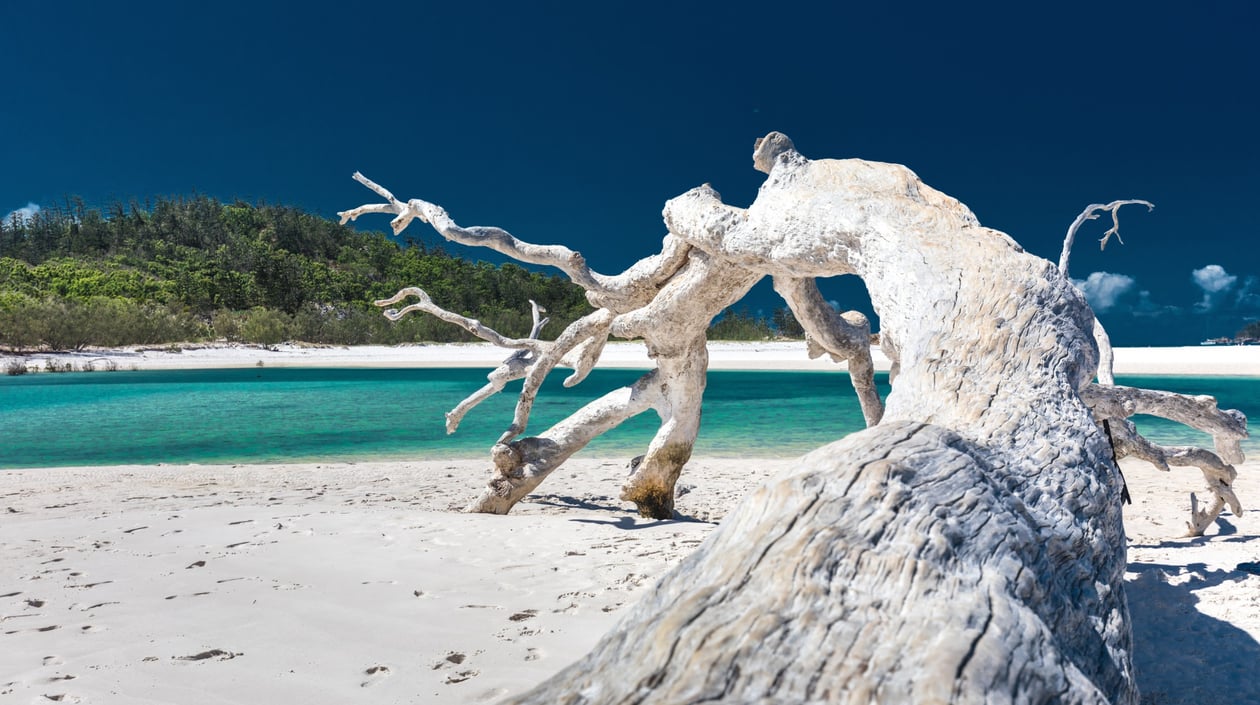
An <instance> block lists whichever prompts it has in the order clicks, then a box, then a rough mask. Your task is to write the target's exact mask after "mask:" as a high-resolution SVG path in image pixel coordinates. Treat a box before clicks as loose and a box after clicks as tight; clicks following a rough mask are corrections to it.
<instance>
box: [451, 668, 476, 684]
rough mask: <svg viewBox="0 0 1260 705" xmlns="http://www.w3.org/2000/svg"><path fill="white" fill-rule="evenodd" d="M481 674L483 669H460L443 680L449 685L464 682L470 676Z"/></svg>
mask: <svg viewBox="0 0 1260 705" xmlns="http://www.w3.org/2000/svg"><path fill="white" fill-rule="evenodd" d="M479 675H481V671H460V672H458V673H452V674H451V675H449V676H447V677H446V680H444V681H442V682H443V683H446V684H447V685H452V684H455V683H463V682H464V681H466V680H468V679H469V678H475V677H477V676H479Z"/></svg>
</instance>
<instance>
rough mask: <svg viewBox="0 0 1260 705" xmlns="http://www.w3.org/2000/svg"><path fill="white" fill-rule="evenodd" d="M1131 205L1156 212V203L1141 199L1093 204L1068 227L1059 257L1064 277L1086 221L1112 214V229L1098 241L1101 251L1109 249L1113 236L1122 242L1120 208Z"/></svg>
mask: <svg viewBox="0 0 1260 705" xmlns="http://www.w3.org/2000/svg"><path fill="white" fill-rule="evenodd" d="M1129 204H1141V205H1144V206H1146V209H1147V211H1148V212H1149V211H1153V210H1155V204H1154V203H1151V202H1150V201H1143V200H1142V199H1140V198H1129V199H1124V200H1120V201H1112V202H1111V203H1107V204H1102V203H1091V204H1090V205H1088V206H1085V210H1083V211H1081V214H1080V215H1078V216H1076V220H1074V221H1072V225H1071V226H1069V227H1068V231H1067V236H1066V237H1064V238H1063V253H1062V254H1061V255H1059V271H1060V272H1063V276H1065V277H1066V276H1067V275H1068V260H1069V259H1070V258H1071V256H1072V245H1073V243H1075V242H1076V231H1077V230H1079V229H1080V227H1081V226H1082V225H1084V224H1085V221H1087V220H1097V219H1098V213H1099V212H1100V211H1101V212H1109V213H1111V229H1110V230H1108V231H1107V232H1105V233H1103V236H1102V239H1101V240H1099V241H1098V243H1099V245H1100V246H1101V247H1100V248H1099V249H1104V248H1106V247H1107V241H1108V240H1110V239H1111V236H1112V235H1115V236H1116V239H1117V240H1120V207H1121V206H1127V205H1129ZM1120 244H1122V245H1123V244H1124V240H1120Z"/></svg>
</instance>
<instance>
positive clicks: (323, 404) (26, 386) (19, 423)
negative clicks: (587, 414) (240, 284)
mask: <svg viewBox="0 0 1260 705" xmlns="http://www.w3.org/2000/svg"><path fill="white" fill-rule="evenodd" d="M485 374H486V370H477V369H319V368H265V367H262V368H247V369H225V370H176V371H166V370H163V371H131V372H82V373H63V374H51V373H40V374H33V375H26V376H21V377H10V378H0V433H2V437H0V467H7V468H13V467H52V466H65V465H118V464H131V463H140V464H152V463H257V462H286V461H294V462H296V461H310V460H322V461H334V460H369V459H399V458H403V459H405V458H409V457H410V458H440V457H488V451H489V447H490V445H491V443H493V441H494V440H495V439H496V438H498V436H499V434H500V433H501V432H502V431H503V430H504V429H505V428H506V427H507V425H508V424H509V423H510V422H511V417H512V408H513V405H514V404H515V401H516V392H517V391H518V390H519V389H520V382H516V383H514V384H512V385H509V386H508V388H507V389H506V390H505V391H504V392H503V393H502V394H499V395H496V396H495V397H492V398H490V399H488V400H486V401H485V402H483V403H482V404H481V406H479V407H478V408H477V409H475V410H473V411H472V412H470V413H469V415H468V416H467V417H465V419H464V421H463V424H462V425H461V426H460V428H459V431H458V432H457V433H455V434H453V435H450V436H448V435H446V433H445V418H444V413H445V412H446V411H447V410H449V409H451V408H453V407H454V406H455V405H456V404H458V403H459V402H460V400H462V399H463V398H464V397H465V396H467V395H469V394H471V393H472V392H473V391H475V390H476V389H477V388H479V387H480V386H481V385H483V384H485ZM640 374H642V371H638V370H595V371H594V372H592V373H591V375H590V376H589V377H588V378H587V379H586V380H585V381H584V382H582V383H581V384H580V385H578V386H577V387H575V388H572V389H565V388H564V387H563V386H562V385H561V381H562V380H563V379H564V376H565V372H564V371H558V372H557V373H555V374H553V375H552V376H551V377H550V378H549V379H548V382H547V383H546V385H545V386H544V388H543V391H542V393H541V394H540V395H539V397H538V400H537V402H536V403H535V406H534V411H533V415H532V417H531V430H533V431H535V432H538V431H541V430H542V429H545V428H547V427H548V426H549V425H550V424H552V423H554V422H556V421H558V420H560V419H561V418H563V417H564V416H566V415H567V414H569V413H572V412H573V411H574V410H576V409H577V408H578V407H580V406H581V405H582V404H584V403H586V402H588V401H590V400H591V399H594V398H596V397H598V396H599V395H602V394H604V393H606V392H608V391H611V390H612V389H615V388H617V387H619V386H622V385H625V384H629V383H631V382H633V381H634V380H635V379H636V378H637V377H638V376H639V375H640ZM708 379H709V382H708V389H707V390H706V392H705V403H704V417H703V424H702V428H701V433H700V440H699V442H698V443H697V447H696V452H697V453H699V454H704V455H711V456H725V457H745V456H768V455H777V456H782V455H795V454H800V453H804V452H806V451H808V450H811V449H813V448H816V447H817V446H819V445H822V444H823V443H824V442H826V441H828V440H834V439H837V438H840V437H841V436H843V435H845V434H847V433H850V432H853V431H856V430H858V429H860V428H861V427H862V416H861V413H860V410H859V409H858V404H857V399H856V397H855V396H854V394H853V390H852V387H851V386H850V384H849V379H848V375H847V374H846V373H844V372H782V371H766V372H748V371H724V370H717V371H712V372H710V373H709V378H708ZM878 379H879V381H880V382H881V385H882V386H883V388H884V393H887V377H886V376H883V375H881V376H879V378H878ZM1118 382H1119V383H1120V384H1130V385H1134V386H1145V387H1153V388H1159V389H1167V390H1170V391H1178V392H1183V393H1192V394H1210V395H1213V396H1215V397H1217V398H1218V399H1219V400H1220V401H1221V405H1222V406H1225V407H1232V408H1238V409H1241V410H1242V411H1243V412H1244V413H1246V414H1248V416H1249V417H1252V418H1260V379H1257V378H1252V377H1241V378H1240V377H1168V376H1161V377H1127V378H1121V379H1120V380H1118ZM1138 424H1139V427H1141V428H1142V429H1143V431H1144V432H1146V433H1148V434H1150V435H1151V437H1152V438H1153V439H1154V440H1157V441H1159V442H1163V443H1195V444H1200V445H1202V444H1207V445H1208V447H1210V439H1208V437H1207V436H1206V435H1204V434H1200V433H1198V432H1195V431H1190V430H1186V429H1184V428H1183V427H1181V426H1178V425H1176V424H1172V423H1168V422H1164V421H1162V420H1159V419H1149V418H1139V419H1138ZM656 427H657V418H656V415H655V414H654V413H652V412H650V411H649V412H647V413H645V414H643V415H641V416H639V417H638V418H635V419H632V420H630V421H629V422H627V423H625V424H623V425H622V426H621V427H620V428H618V429H616V430H614V431H613V432H611V433H609V434H606V435H605V436H604V437H602V438H600V439H597V440H596V441H595V442H594V443H592V444H591V445H590V446H589V447H588V448H587V449H586V450H585V451H583V454H585V455H587V456H592V455H603V456H618V455H625V456H627V457H628V456H631V455H637V454H639V453H642V452H643V450H644V448H645V447H646V444H647V442H648V440H649V439H650V438H651V435H652V433H654V432H655V430H656ZM1244 447H1246V448H1248V450H1250V451H1252V452H1254V451H1256V450H1260V444H1254V443H1252V442H1245V443H1244Z"/></svg>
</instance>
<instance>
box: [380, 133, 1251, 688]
mask: <svg viewBox="0 0 1260 705" xmlns="http://www.w3.org/2000/svg"><path fill="white" fill-rule="evenodd" d="M753 162H754V166H755V168H757V169H759V170H761V171H763V172H765V173H766V174H767V179H766V182H765V184H764V185H763V186H762V188H761V190H760V192H759V193H758V196H757V198H756V200H755V201H754V202H753V204H752V205H751V206H750V207H748V208H747V209H743V208H737V207H733V206H729V205H727V204H725V203H723V202H722V201H721V198H720V196H719V195H718V194H717V192H716V191H714V190H713V189H712V188H710V187H708V186H702V187H699V188H696V189H693V190H692V191H689V192H687V193H686V194H683V195H682V196H679V197H677V198H674V199H672V200H670V201H669V202H668V203H667V204H666V208H665V213H664V215H665V221H666V224H667V226H668V229H669V232H670V234H669V236H668V237H667V238H666V250H667V252H663V253H662V255H661V256H660V258H659V259H658V260H656V262H657V263H658V264H660V265H661V266H662V267H665V268H668V269H669V274H668V275H666V276H662V277H654V276H651V275H648V274H646V273H645V272H644V271H642V270H640V271H638V272H635V273H634V274H633V276H624V275H623V278H622V279H620V280H619V281H621V282H626V281H630V280H633V281H636V282H649V283H650V285H649V286H644V287H641V288H637V289H636V290H635V294H634V295H633V296H629V295H625V294H624V292H616V291H612V292H611V294H609V296H608V299H606V300H608V301H615V302H616V303H617V305H616V306H612V305H610V306H608V307H605V308H602V309H601V312H602V314H603V315H604V316H605V318H603V319H601V320H606V321H607V329H606V330H607V331H608V332H609V333H611V334H613V335H619V336H626V337H634V336H642V337H643V338H644V341H645V344H646V345H647V346H648V350H649V353H650V354H651V355H653V356H654V357H655V359H656V362H657V369H655V370H653V371H651V372H649V373H648V374H646V375H645V376H644V377H643V378H641V379H640V380H639V381H638V382H637V383H636V384H635V385H633V386H632V387H628V388H624V389H620V390H616V391H614V392H611V393H609V394H607V395H605V396H604V397H602V398H601V399H599V400H596V401H595V402H592V403H591V404H589V405H587V407H585V408H584V409H582V410H581V411H579V412H578V413H577V414H574V415H573V416H570V417H569V418H568V419H565V420H564V421H562V422H560V423H559V424H556V426H553V427H552V428H551V429H548V430H547V431H545V432H544V433H543V434H540V435H539V436H536V437H527V438H518V439H514V440H511V441H510V442H501V443H499V444H496V445H495V447H494V449H493V451H492V455H493V459H494V461H495V464H496V468H497V475H496V477H495V479H494V480H492V482H491V487H490V489H489V490H488V491H487V495H486V496H484V497H483V498H482V500H481V506H480V508H481V510H482V511H507V508H509V507H510V506H511V503H512V502H515V501H516V500H517V499H519V497H520V496H523V493H524V492H528V491H529V489H530V488H532V487H533V486H536V484H537V482H539V481H541V478H542V477H544V476H545V475H546V473H548V472H550V471H551V470H553V469H554V468H555V466H556V465H557V464H558V463H559V462H563V460H564V458H566V457H568V456H567V454H570V453H572V452H573V451H574V450H575V449H576V448H579V447H581V446H582V445H584V444H585V443H586V442H588V441H589V440H590V439H591V438H593V437H594V436H595V435H598V434H599V433H602V432H603V431H605V430H607V429H608V428H611V427H612V426H615V425H616V424H617V423H620V422H621V421H622V420H624V419H625V418H628V417H629V416H631V415H633V414H635V413H639V412H641V411H644V410H646V409H649V408H655V409H657V410H658V412H660V413H661V416H662V425H661V430H660V432H658V434H657V436H656V438H654V439H653V441H652V443H651V445H650V446H649V451H648V453H647V455H646V456H645V457H644V459H643V462H641V463H639V464H638V466H637V467H636V468H635V470H634V473H633V474H632V475H631V478H630V480H628V481H627V484H626V487H624V488H623V496H624V497H626V498H627V499H631V500H633V501H635V502H636V504H638V505H639V507H640V511H642V512H644V513H645V514H648V515H651V516H668V515H669V511H668V510H672V502H673V497H672V489H673V480H674V479H676V477H677V473H678V471H679V470H680V469H681V467H682V464H684V463H685V462H686V459H687V457H688V456H689V455H690V452H691V447H692V446H691V443H692V442H693V441H694V438H695V433H696V429H697V428H698V423H699V399H700V397H701V394H702V392H703V388H704V369H705V367H706V365H707V354H706V349H705V345H704V330H705V328H706V327H707V325H708V322H709V321H710V320H711V319H712V317H713V315H715V314H716V313H717V312H718V311H721V310H722V309H723V308H725V307H726V306H729V305H730V304H731V303H733V302H734V301H735V300H737V299H738V298H739V297H741V296H742V295H743V294H744V293H745V292H746V291H747V290H748V288H749V287H751V286H752V285H753V283H754V282H755V281H757V280H758V279H759V278H761V277H764V276H770V277H773V278H774V279H775V280H776V287H777V288H778V290H779V291H780V292H781V293H782V294H783V296H784V298H785V299H786V300H787V301H788V302H789V305H790V306H791V307H792V309H793V311H794V312H796V314H797V315H798V317H800V319H801V320H802V324H803V325H805V326H806V329H807V330H808V331H809V335H810V340H811V345H812V348H811V349H812V352H811V354H822V353H824V352H825V353H828V354H831V355H834V356H836V357H839V358H841V359H845V360H847V361H848V363H849V365H850V367H851V368H854V367H856V368H857V370H858V372H857V373H856V374H854V384H855V387H856V388H858V391H859V395H860V396H862V397H863V411H864V413H866V415H867V418H868V421H869V422H870V423H871V424H872V425H871V426H870V427H869V428H867V429H866V430H864V431H861V432H859V433H855V434H852V435H850V436H848V437H847V438H845V439H843V440H841V441H839V442H837V443H833V444H831V445H828V446H824V447H822V448H820V449H819V450H817V451H815V452H814V453H811V454H810V455H808V456H807V457H806V458H804V459H803V460H802V461H801V462H800V464H799V465H798V467H797V468H795V469H794V470H792V471H790V472H788V473H786V474H784V475H781V476H778V477H776V478H773V479H772V480H770V481H769V482H768V483H766V484H765V485H763V486H762V487H760V488H759V489H757V490H755V491H754V492H753V493H751V494H750V495H749V496H747V497H745V498H744V499H743V500H742V501H741V503H740V504H739V505H738V506H737V507H736V508H735V509H734V510H733V511H732V512H731V513H730V514H729V515H728V516H727V519H726V520H725V521H724V522H723V524H722V525H721V526H720V527H719V528H718V529H717V530H716V531H715V532H714V533H713V534H712V535H711V536H710V538H709V539H708V540H707V541H706V542H705V544H703V545H702V546H701V547H700V548H699V549H698V550H697V551H696V552H695V553H694V554H692V555H691V556H690V557H688V558H687V559H686V560H685V561H684V562H683V563H682V564H681V565H679V566H677V567H676V568H675V569H674V570H672V571H670V572H669V573H667V574H666V575H664V576H663V577H662V578H661V580H660V581H659V582H658V583H657V585H656V586H655V587H654V588H653V590H652V592H651V593H650V594H648V595H647V596H646V597H645V598H644V600H643V601H642V602H640V603H639V604H638V605H636V606H635V607H634V608H633V609H632V610H631V612H630V613H629V614H627V615H626V616H625V617H624V618H623V619H622V621H621V622H620V623H619V624H618V625H617V627H616V628H614V630H613V631H612V632H610V633H609V634H607V635H605V636H604V637H603V639H602V640H601V641H600V642H599V644H597V645H596V647H595V648H594V649H593V650H592V651H591V652H590V653H589V654H588V655H587V656H586V657H585V658H583V659H581V660H579V661H578V662H576V663H574V664H573V665H571V666H569V667H568V668H566V669H564V670H563V671H561V672H560V673H558V674H556V675H555V676H554V677H553V678H551V679H550V680H548V681H547V682H545V683H543V684H541V685H539V686H538V687H537V688H535V689H534V690H532V691H530V692H528V693H525V694H523V695H521V696H519V697H516V698H513V699H511V700H510V702H515V703H547V704H548V705H551V704H553V703H638V702H647V701H653V702H670V703H699V702H706V703H744V702H841V703H868V702H933V703H975V702H1009V703H1098V704H1100V705H1101V704H1102V703H1117V704H1120V705H1133V704H1134V703H1136V702H1137V691H1136V688H1135V686H1134V681H1133V669H1132V657H1131V651H1132V637H1131V633H1130V629H1129V624H1128V611H1127V606H1126V602H1125V598H1124V583H1123V572H1124V568H1125V561H1124V535H1123V531H1122V526H1121V510H1120V488H1121V479H1120V476H1119V470H1118V468H1117V467H1116V466H1115V464H1114V462H1113V460H1112V450H1111V443H1110V442H1109V441H1108V439H1107V437H1106V435H1105V434H1104V433H1103V431H1102V430H1101V429H1100V428H1099V425H1098V423H1096V420H1095V413H1097V414H1099V415H1100V416H1102V417H1104V418H1111V417H1117V415H1127V414H1128V413H1129V412H1130V411H1132V410H1136V409H1139V408H1144V409H1147V408H1148V409H1155V408H1158V409H1160V410H1161V413H1166V414H1169V415H1171V416H1172V417H1174V418H1179V417H1180V418H1185V419H1186V420H1188V421H1189V422H1190V423H1191V424H1192V425H1194V424H1198V425H1199V426H1200V427H1206V428H1209V429H1211V430H1213V432H1215V433H1216V434H1217V435H1218V437H1220V438H1222V439H1224V445H1225V447H1226V449H1227V450H1228V449H1230V448H1232V446H1229V445H1228V442H1229V441H1230V439H1232V438H1234V437H1236V436H1238V434H1239V433H1240V432H1243V431H1242V430H1241V426H1240V424H1241V423H1242V420H1241V418H1240V416H1238V415H1235V414H1234V413H1232V412H1221V411H1219V410H1216V409H1215V406H1214V405H1210V406H1209V405H1208V404H1207V403H1206V402H1202V401H1201V400H1200V401H1195V400H1194V399H1193V398H1185V397H1176V398H1166V397H1159V396H1158V395H1155V394H1153V393H1146V392H1144V391H1142V390H1137V391H1134V392H1131V393H1130V392H1127V391H1117V390H1122V389H1123V388H1116V387H1101V386H1091V385H1092V379H1093V378H1094V376H1095V374H1096V372H1097V369H1098V349H1097V344H1096V342H1095V339H1094V330H1095V329H1094V317H1093V315H1092V312H1091V311H1090V309H1089V306H1088V305H1087V304H1086V302H1085V300H1084V298H1083V297H1082V295H1081V294H1080V292H1079V291H1077V290H1076V289H1075V288H1074V287H1073V286H1072V284H1071V282H1070V281H1069V280H1068V279H1067V277H1066V276H1065V272H1066V269H1067V267H1066V261H1064V263H1063V267H1062V269H1060V268H1059V267H1056V266H1055V265H1054V264H1052V263H1050V262H1047V261H1045V260H1043V259H1041V258H1038V257H1035V256H1033V255H1030V254H1028V253H1027V252H1025V251H1024V250H1023V249H1022V248H1020V247H1019V246H1018V245H1017V244H1016V243H1015V242H1014V241H1012V240H1011V239H1010V238H1009V237H1007V236H1006V235H1004V234H1002V233H999V232H996V231H993V230H990V229H988V228H984V227H983V226H981V225H980V224H979V222H978V221H977V220H976V218H975V216H974V215H973V214H972V213H971V211H970V210H969V209H967V207H966V206H964V205H963V204H961V203H959V202H958V201H957V200H955V199H953V198H950V197H949V196H947V195H945V194H943V193H941V192H939V191H936V190H935V189H933V188H931V187H929V186H927V185H926V184H924V183H923V182H922V181H920V180H919V179H918V177H917V176H916V175H915V174H914V173H913V172H911V171H910V170H909V169H906V168H905V167H902V166H900V165H895V164H882V163H877V162H867V161H862V160H856V159H849V160H817V161H815V160H810V159H807V158H805V157H804V156H803V155H801V154H800V153H799V152H797V151H796V149H795V147H794V146H793V144H792V142H791V140H789V139H788V138H787V137H786V136H784V135H782V134H779V133H771V134H770V135H767V136H766V137H765V138H763V139H762V140H759V141H758V142H757V144H756V146H755V148H754V155H753ZM389 198H390V201H391V204H392V203H395V201H394V200H393V199H392V196H391V197H389ZM409 203H419V204H423V205H418V206H410V205H408V206H407V207H408V208H416V209H417V210H418V211H420V212H423V213H425V214H426V217H427V218H431V222H432V220H440V219H439V218H437V217H435V216H434V215H433V211H432V210H431V208H430V205H431V204H424V202H418V201H412V202H409ZM433 208H435V207H433ZM371 212H381V211H371ZM390 212H394V211H390ZM442 215H444V213H443V214H442ZM1113 217H1114V212H1113ZM442 222H443V224H441V225H438V226H435V227H438V229H439V232H443V234H444V235H446V234H447V233H448V231H449V232H451V233H453V234H454V236H459V237H463V234H462V233H463V232H464V231H463V230H462V229H458V228H457V227H456V226H453V225H448V224H445V221H442ZM444 228H445V229H444ZM469 230H473V229H469ZM448 236H451V235H448ZM493 241H494V242H502V241H503V239H502V238H498V239H494V240H493ZM513 242H517V241H514V240H513ZM513 246H514V247H518V248H519V246H518V245H513ZM522 251H523V250H522ZM649 259H650V258H649ZM567 261H568V262H569V263H570V265H571V264H572V261H574V260H572V259H570V260H567ZM646 261H647V260H645V262H646ZM570 268H571V269H573V271H576V272H577V274H578V275H579V276H587V275H586V274H583V272H582V270H581V268H573V267H570ZM838 274H854V275H857V276H859V277H861V278H862V279H863V281H864V282H865V283H866V285H867V290H868V292H869V294H870V297H871V303H872V304H873V306H874V308H875V310H876V311H877V312H878V313H879V314H880V322H881V331H880V339H881V345H882V346H883V347H884V348H885V350H886V351H887V352H889V354H890V357H892V358H893V360H894V365H895V367H896V369H897V375H896V379H895V381H894V382H893V386H892V392H891V393H890V394H889V395H888V397H887V399H886V400H883V401H882V402H881V401H880V400H879V399H878V395H876V397H875V398H874V399H869V398H867V397H866V396H865V394H866V393H865V392H864V391H863V388H864V386H865V385H867V383H868V382H867V380H866V377H867V373H866V371H865V369H864V367H863V365H864V364H865V363H866V362H867V361H868V360H869V346H865V345H863V344H862V343H863V342H864V337H865V336H867V335H869V324H867V323H866V322H865V320H864V319H863V318H860V317H858V316H855V315H835V314H834V312H832V313H828V312H827V311H826V310H824V309H823V308H822V306H820V305H819V299H820V298H821V297H820V296H818V294H817V291H816V289H815V288H814V287H813V283H812V281H811V280H812V279H813V278H815V277H821V276H835V275H838ZM571 276H572V274H571ZM588 278H589V279H591V280H594V276H593V275H590V276H589V277H588ZM613 280H614V278H606V279H605V280H602V281H604V283H605V285H607V282H609V281H613ZM607 291H611V290H607ZM607 291H605V290H601V291H598V292H596V295H595V296H594V297H593V298H592V300H596V299H597V298H598V297H599V296H604V295H605V293H607ZM566 334H567V332H566ZM562 337H563V336H562ZM591 340H593V339H591ZM546 354H550V353H543V355H546ZM541 356H542V355H540V357H541ZM529 374H531V375H532V374H534V372H533V370H531V371H530V372H529ZM1087 401H1088V402H1091V403H1092V406H1093V408H1091V404H1090V403H1087ZM881 407H882V414H881V413H880V410H881ZM1122 420H1123V419H1122ZM876 422H878V423H876ZM1124 423H1127V421H1124ZM1124 431H1125V434H1126V435H1124V438H1125V439H1130V440H1133V444H1134V445H1133V448H1135V449H1137V450H1136V451H1135V452H1146V453H1148V454H1149V453H1151V452H1152V451H1150V444H1147V445H1146V446H1142V445H1141V441H1139V440H1134V439H1137V438H1139V437H1137V436H1136V434H1128V433H1127V431H1128V429H1127V427H1126V428H1125V429H1124ZM1122 442H1123V441H1122ZM1159 452H1161V453H1162V454H1163V455H1162V457H1163V458H1164V460H1165V462H1167V463H1169V464H1178V463H1180V462H1181V461H1183V460H1184V461H1186V462H1194V463H1202V464H1204V465H1212V460H1211V459H1210V458H1205V457H1203V456H1202V455H1201V453H1198V452H1195V451H1193V450H1187V451H1185V452H1179V451H1172V452H1169V451H1168V450H1167V449H1165V450H1163V451H1159ZM1226 455H1227V456H1228V455H1229V454H1228V453H1226ZM1230 457H1232V456H1230ZM645 468H647V471H645ZM1222 477H1223V476H1222ZM1226 501H1228V498H1226ZM1210 511H1211V510H1210V509H1209V511H1208V512H1207V513H1210Z"/></svg>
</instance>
